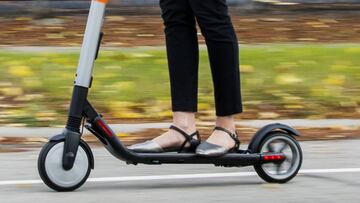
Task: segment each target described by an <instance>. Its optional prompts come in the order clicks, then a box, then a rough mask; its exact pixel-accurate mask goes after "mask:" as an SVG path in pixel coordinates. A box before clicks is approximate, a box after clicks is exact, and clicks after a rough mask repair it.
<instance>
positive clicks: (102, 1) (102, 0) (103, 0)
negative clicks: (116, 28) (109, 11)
mask: <svg viewBox="0 0 360 203" xmlns="http://www.w3.org/2000/svg"><path fill="white" fill-rule="evenodd" d="M96 1H97V2H101V3H104V4H106V3H108V2H109V0H96Z"/></svg>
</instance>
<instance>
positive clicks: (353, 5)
mask: <svg viewBox="0 0 360 203" xmlns="http://www.w3.org/2000/svg"><path fill="white" fill-rule="evenodd" d="M203 1H207V0H203ZM90 2H91V1H90V0H77V1H70V0H59V1H54V0H23V1H14V0H13V1H11V0H10V1H4V0H0V152H1V153H0V174H1V177H0V197H1V202H24V201H36V202H49V201H51V202H54V203H55V202H64V201H68V202H73V201H74V199H76V200H77V201H81V200H85V201H87V202H89V201H96V200H98V199H100V198H101V201H103V200H104V199H108V200H112V201H114V200H115V199H116V198H117V199H116V202H118V200H124V201H126V202H140V201H142V202H143V200H146V201H148V202H169V199H171V201H172V202H176V201H181V202H184V201H185V202H186V201H187V202H230V201H231V202H233V201H234V200H241V201H243V202H275V201H276V202H286V203H288V202H299V201H301V202H314V201H316V202H326V203H330V202H343V201H345V202H359V195H358V188H359V185H360V182H359V180H360V178H358V176H359V173H358V172H360V165H359V164H360V162H359V161H356V160H359V158H360V157H359V156H360V153H357V152H358V151H356V150H357V149H358V146H359V144H360V142H359V137H360V91H359V90H360V57H359V55H360V12H359V9H360V0H227V2H228V4H229V10H230V13H231V17H232V20H233V23H234V27H235V29H236V32H237V34H238V39H239V43H240V61H241V65H240V72H241V87H242V97H243V104H244V112H243V113H242V114H239V115H237V116H236V120H237V127H238V132H239V134H240V139H241V140H242V145H241V147H242V148H244V149H245V146H246V143H247V142H248V141H249V139H250V138H251V136H252V135H253V134H254V133H255V132H256V131H257V130H258V129H260V128H261V127H262V126H265V125H266V124H268V123H274V122H280V123H284V124H288V125H291V126H292V127H294V128H296V129H297V130H298V131H299V132H300V133H301V137H299V138H298V139H300V140H301V146H302V148H303V151H304V164H303V167H302V170H301V171H300V175H299V177H296V179H294V181H292V182H291V183H289V184H286V185H276V184H267V183H264V182H263V181H261V180H260V179H259V178H256V177H254V176H253V175H251V174H252V172H253V169H252V168H244V169H238V168H231V169H224V168H213V167H212V166H210V167H211V168H210V167H208V168H207V166H203V165H189V166H188V165H186V166H184V165H172V166H170V165H167V166H166V167H155V166H144V165H141V166H136V167H135V166H127V165H125V163H123V162H119V161H118V162H116V161H115V159H114V158H113V157H111V156H109V154H108V153H107V152H106V151H105V150H104V149H103V148H102V147H101V148H100V147H96V146H97V145H99V146H100V144H99V142H98V141H97V140H96V139H95V138H94V136H90V135H89V132H87V131H86V130H85V131H84V133H85V136H83V139H85V140H86V141H87V142H88V143H90V144H91V146H92V150H93V151H94V154H95V159H96V160H95V163H96V166H95V169H96V170H94V171H93V172H92V177H118V176H121V177H125V178H126V176H129V175H134V176H136V177H135V179H134V180H136V178H137V176H143V175H145V176H148V175H150V176H153V175H159V176H161V177H162V175H163V174H191V173H196V174H202V173H209V172H214V173H217V174H219V173H224V172H226V171H230V172H236V174H239V173H237V172H239V171H243V172H244V173H242V172H240V175H238V176H241V177H237V178H234V177H230V176H228V174H227V173H225V175H224V177H221V178H214V179H213V178H211V179H210V178H203V179H201V178H200V179H186V180H184V179H178V180H174V179H172V180H156V179H154V180H152V179H146V178H145V179H144V180H143V181H141V180H140V179H139V180H137V181H129V182H126V184H124V183H123V182H112V181H113V180H110V179H107V180H109V182H112V183H109V182H107V181H104V182H101V181H100V182H97V183H87V184H86V185H85V186H84V188H82V189H81V190H80V191H79V192H76V193H66V194H64V193H62V194H61V195H59V194H56V193H51V192H49V189H48V188H47V187H46V186H45V185H43V184H42V181H40V178H39V176H38V173H37V166H36V163H37V162H36V160H37V157H38V153H39V151H40V149H41V146H43V145H44V143H45V142H47V138H48V137H50V136H52V135H55V134H58V133H60V132H61V131H62V128H63V127H64V125H65V123H66V117H67V111H68V106H69V102H70V97H71V92H72V86H73V80H74V77H75V76H74V75H75V71H76V67H77V63H78V57H79V53H80V46H81V43H82V38H83V33H84V29H85V24H86V19H87V13H88V9H89V6H90ZM158 3H159V2H158V0H110V4H109V5H108V7H107V13H106V19H105V23H104V29H103V31H104V33H105V36H104V38H103V43H102V47H101V50H100V54H99V58H98V60H97V61H96V64H95V69H94V82H93V86H92V88H91V91H90V96H89V97H90V98H89V100H90V101H91V102H92V103H93V105H94V106H95V107H96V108H97V110H98V111H99V112H101V113H102V114H103V115H104V118H105V119H106V120H107V121H108V122H109V123H110V124H111V127H112V128H113V129H114V131H115V132H116V133H117V135H118V136H119V137H121V140H122V141H123V142H124V143H125V144H131V143H135V142H140V141H143V140H147V139H150V138H152V137H155V136H157V135H159V134H160V133H162V132H164V131H165V130H166V129H167V127H168V126H169V123H170V122H171V116H172V112H171V108H170V107H171V103H170V86H169V75H168V70H167V60H166V51H165V40H164V33H163V24H162V23H163V22H162V19H161V16H160V10H159V6H158ZM198 35H199V41H200V43H201V44H202V45H201V50H200V58H201V59H200V74H199V76H200V78H199V104H198V109H199V112H198V114H197V119H198V122H197V127H198V129H199V131H200V134H201V135H202V138H203V139H205V138H206V136H207V135H209V134H210V132H211V129H212V128H213V125H214V124H213V121H214V118H215V112H214V99H213V88H212V82H211V75H210V68H209V62H208V55H207V51H206V47H205V45H204V39H203V38H202V37H201V34H200V32H199V34H198ZM244 143H245V144H244ZM356 167H357V168H356ZM334 173H335V174H334ZM247 176H249V177H247ZM121 177H120V180H121ZM219 177H220V176H219ZM100 179H101V178H100ZM130 179H131V177H130ZM27 180H30V181H27ZM97 190H98V191H99V193H97V192H92V191H97ZM86 191H91V192H86ZM100 192H101V193H100ZM20 194H21V195H20ZM98 194H102V195H98ZM184 194H186V195H184ZM259 194H261V195H259ZM105 202H109V201H107V200H105Z"/></svg>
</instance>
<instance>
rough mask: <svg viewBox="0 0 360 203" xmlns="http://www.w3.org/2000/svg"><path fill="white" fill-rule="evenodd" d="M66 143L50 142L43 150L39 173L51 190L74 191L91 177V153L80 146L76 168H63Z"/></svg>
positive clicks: (39, 160)
mask: <svg viewBox="0 0 360 203" xmlns="http://www.w3.org/2000/svg"><path fill="white" fill-rule="evenodd" d="M63 151H64V141H50V142H48V143H47V144H46V145H45V146H44V147H43V148H42V150H41V152H40V154H39V158H38V171H39V174H40V177H41V179H42V180H43V181H44V183H45V184H46V185H47V186H49V187H50V188H52V189H54V190H56V191H59V192H63V191H73V190H76V189H77V188H79V187H80V186H82V185H83V184H84V183H85V181H86V180H87V178H88V177H89V175H90V171H91V163H90V157H89V153H88V152H86V148H85V147H84V146H83V145H82V144H80V146H79V148H78V151H77V155H76V159H75V162H74V166H73V168H72V169H70V170H65V169H64V168H63V166H62V157H63Z"/></svg>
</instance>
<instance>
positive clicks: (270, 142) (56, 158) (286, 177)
mask: <svg viewBox="0 0 360 203" xmlns="http://www.w3.org/2000/svg"><path fill="white" fill-rule="evenodd" d="M107 2H108V0H92V2H91V7H90V12H89V17H88V21H87V26H86V30H85V36H84V40H83V45H82V48H81V54H80V59H79V64H78V68H77V73H76V76H75V82H74V89H73V95H72V99H71V103H70V109H69V114H68V120H67V123H66V127H65V129H64V130H63V132H62V133H61V134H59V135H55V136H53V137H51V138H50V140H49V142H48V143H47V144H46V145H45V146H44V147H43V148H42V150H41V152H40V154H39V158H38V171H39V174H40V177H41V179H42V180H43V181H44V183H45V184H46V185H48V186H49V187H50V188H52V189H54V190H56V191H73V190H75V189H77V188H79V187H80V186H82V185H83V184H84V183H85V182H86V180H87V178H88V177H89V175H90V171H91V170H92V169H94V165H95V163H94V156H93V153H92V151H91V148H90V147H89V145H88V144H87V143H86V142H85V141H84V140H82V139H81V136H82V129H83V128H82V127H85V128H87V129H88V130H89V131H90V132H91V133H92V134H93V135H95V136H96V137H97V138H98V140H99V141H100V142H101V143H102V144H103V145H104V146H105V148H106V149H107V150H108V151H109V152H110V153H111V154H112V155H113V156H115V157H116V158H118V159H120V160H122V161H125V162H126V163H127V164H133V165H137V164H148V165H159V164H211V165H215V166H224V167H243V166H254V168H255V171H256V172H257V174H258V175H259V176H260V177H261V178H262V179H263V180H265V181H267V182H272V183H286V182H288V181H290V180H291V179H292V178H294V177H295V176H296V175H297V173H298V171H299V169H300V167H301V163H302V156H303V155H302V150H301V147H300V145H299V143H298V142H297V141H296V139H295V137H296V136H299V135H300V134H299V132H297V131H296V130H295V129H293V128H291V127H289V126H287V125H284V124H280V123H274V124H270V125H266V126H264V127H263V128H261V129H260V130H258V131H257V132H256V134H255V135H254V136H253V138H252V140H251V141H250V144H249V145H248V148H247V149H246V150H242V149H240V148H239V149H237V150H236V151H235V152H231V153H228V154H225V155H223V156H219V157H202V156H197V155H196V154H195V153H194V152H186V153H178V152H164V153H135V152H133V151H131V150H129V149H127V148H126V146H124V145H123V144H122V143H121V141H120V140H119V139H118V138H117V136H116V135H115V133H114V131H113V130H112V129H111V128H110V127H109V125H108V124H107V123H106V121H105V120H104V119H103V118H102V115H101V114H99V113H98V112H96V110H95V109H94V107H93V106H92V105H91V103H90V102H89V101H88V99H87V96H88V91H89V89H90V88H91V84H92V79H93V78H92V72H93V67H94V62H95V60H96V59H97V56H98V52H99V48H100V44H101V39H102V37H103V33H102V32H101V29H102V24H103V20H104V13H105V7H106V4H107Z"/></svg>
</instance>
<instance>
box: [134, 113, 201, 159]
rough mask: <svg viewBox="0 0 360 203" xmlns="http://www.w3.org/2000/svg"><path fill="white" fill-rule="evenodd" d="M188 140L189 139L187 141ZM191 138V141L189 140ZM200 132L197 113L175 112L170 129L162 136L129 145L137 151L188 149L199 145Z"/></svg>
mask: <svg viewBox="0 0 360 203" xmlns="http://www.w3.org/2000/svg"><path fill="white" fill-rule="evenodd" d="M186 140H187V141H186ZM189 140H190V142H189ZM197 140H200V136H199V132H198V131H197V130H196V125H195V114H194V113H187V112H174V122H173V124H172V126H171V127H170V129H169V130H168V131H167V132H165V133H163V134H161V135H160V136H158V137H156V138H154V139H152V140H150V141H146V142H144V143H139V144H135V145H132V146H130V147H128V148H129V149H130V150H133V151H135V152H163V151H177V149H179V150H181V149H182V148H184V149H187V148H189V147H194V146H192V145H196V146H197V145H198V144H199V143H197V142H200V141H197Z"/></svg>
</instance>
